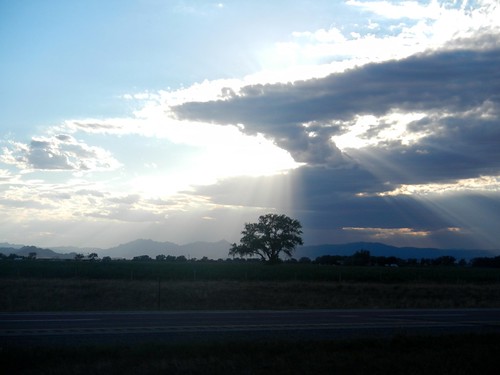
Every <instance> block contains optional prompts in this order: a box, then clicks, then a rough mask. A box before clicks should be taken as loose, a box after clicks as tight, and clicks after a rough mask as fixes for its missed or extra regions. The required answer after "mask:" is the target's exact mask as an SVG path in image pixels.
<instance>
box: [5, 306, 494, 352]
mask: <svg viewBox="0 0 500 375" xmlns="http://www.w3.org/2000/svg"><path fill="white" fill-rule="evenodd" d="M461 332H477V333H488V332H500V309H447V310H434V309H412V310H406V309H405V310H399V309H398V310H385V309H384V310H378V309H370V310H292V311H178V312H160V311H159V312H63V313H0V349H1V347H5V346H14V345H29V344H34V345H38V344H39V345H51V344H54V345H82V344H116V343H121V344H134V343H139V342H168V343H176V342H187V343H189V342H193V341H194V340H198V341H200V340H205V341H207V340H210V341H214V340H271V339H308V340H314V339H346V338H347V339H350V338H363V337H390V336H393V335H396V334H441V333H461Z"/></svg>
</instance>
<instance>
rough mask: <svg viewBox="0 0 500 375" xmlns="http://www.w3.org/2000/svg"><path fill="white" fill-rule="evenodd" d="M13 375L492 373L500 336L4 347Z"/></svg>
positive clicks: (1, 355)
mask: <svg viewBox="0 0 500 375" xmlns="http://www.w3.org/2000/svg"><path fill="white" fill-rule="evenodd" d="M0 363H1V364H2V365H1V366H2V370H3V371H5V373H15V374H27V375H30V374H37V375H42V374H52V375H57V374H64V375H66V374H73V375H79V374H82V375H93V374H108V375H113V374H119V375H128V374H141V375H148V374H335V373H338V374H370V375H376V374H426V375H431V374H440V375H443V374H497V373H498V368H500V335H498V334H484V335H473V334H467V335H453V336H439V337H434V336H429V337H407V336H397V337H394V338H392V339H388V340H375V339H371V340H356V341H311V342H280V341H276V342H259V343H255V342H233V343H220V342H219V343H198V344H191V345H174V344H172V345H166V344H164V345H160V344H150V345H139V346H134V347H131V346H114V347H103V346H100V347H99V346H94V347H78V348H71V347H69V348H68V347H66V348H44V347H38V348H15V349H14V348H8V347H7V348H2V349H1V350H0Z"/></svg>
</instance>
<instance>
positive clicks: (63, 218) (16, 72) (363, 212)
mask: <svg viewBox="0 0 500 375" xmlns="http://www.w3.org/2000/svg"><path fill="white" fill-rule="evenodd" d="M499 66H500V4H499V2H498V1H497V0H478V1H466V0H462V1H438V0H431V1H411V0H410V1H386V0H381V1H371V0H368V1H361V0H348V1H331V0H314V1H313V0H309V1H306V0H295V1H292V0H273V1H268V0H256V1H237V0H228V1H221V2H214V1H195V0H171V1H161V0H109V1H98V0H87V1H78V2H77V1H66V0H45V1H36V0H21V1H13V0H0V212H1V216H0V243H1V242H7V243H14V244H26V245H35V246H40V247H56V246H79V247H100V248H106V247H113V246H116V245H118V244H120V243H126V242H128V241H132V240H135V239H138V238H144V239H152V240H155V241H170V242H176V243H179V244H185V243H190V242H195V241H219V240H222V239H225V240H227V241H230V242H237V241H238V240H239V238H240V232H241V230H242V229H243V225H244V223H247V222H255V221H257V219H258V217H259V215H262V214H266V213H279V214H282V213H284V214H286V215H289V216H291V217H293V218H296V219H298V220H299V221H300V222H301V223H302V226H303V232H304V233H303V238H304V242H305V244H306V245H315V244H325V243H347V242H354V241H375V242H383V243H386V244H389V245H395V246H416V247H440V248H482V249H500V227H499V225H500V69H499V68H498V67H499Z"/></svg>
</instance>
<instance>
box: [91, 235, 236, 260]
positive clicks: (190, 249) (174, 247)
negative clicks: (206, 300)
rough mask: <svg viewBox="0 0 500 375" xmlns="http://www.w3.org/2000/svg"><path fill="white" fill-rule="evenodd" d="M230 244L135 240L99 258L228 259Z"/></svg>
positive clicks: (110, 249)
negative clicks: (175, 257)
mask: <svg viewBox="0 0 500 375" xmlns="http://www.w3.org/2000/svg"><path fill="white" fill-rule="evenodd" d="M229 247H230V244H229V242H227V241H224V240H222V241H218V242H193V243H190V244H186V245H178V244H175V243H173V242H157V241H153V240H145V239H140V240H135V241H132V242H128V243H125V244H121V245H118V246H116V247H112V248H109V249H105V250H102V251H101V253H100V254H99V256H110V257H112V258H115V257H123V258H133V257H135V256H140V255H148V256H150V257H151V258H155V257H156V256H157V255H161V254H163V255H173V256H181V255H184V256H185V257H187V258H196V259H201V258H203V257H205V256H206V257H207V258H210V259H218V258H223V259H225V258H227V254H228V252H229Z"/></svg>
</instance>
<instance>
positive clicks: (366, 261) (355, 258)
mask: <svg viewBox="0 0 500 375" xmlns="http://www.w3.org/2000/svg"><path fill="white" fill-rule="evenodd" d="M351 262H352V264H353V265H354V266H368V265H370V263H371V255H370V252H369V251H368V250H363V249H362V250H358V251H356V252H355V253H354V254H353V255H352V256H351Z"/></svg>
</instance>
